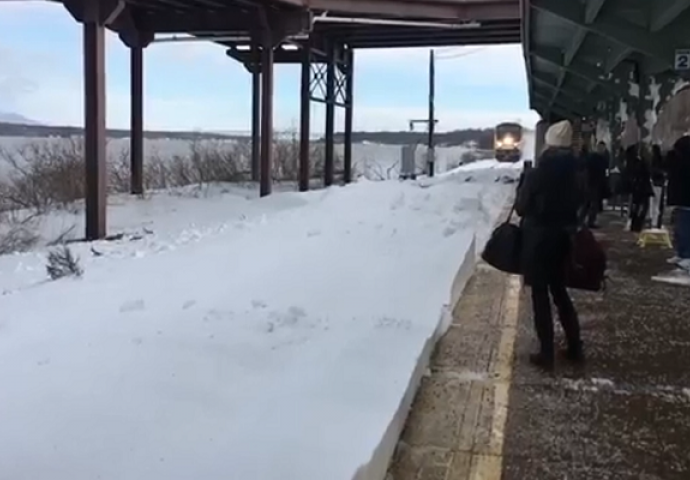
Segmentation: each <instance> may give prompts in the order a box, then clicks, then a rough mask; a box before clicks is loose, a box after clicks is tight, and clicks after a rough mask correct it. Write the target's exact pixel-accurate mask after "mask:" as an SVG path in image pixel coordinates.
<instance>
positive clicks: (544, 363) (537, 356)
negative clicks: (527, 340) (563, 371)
mask: <svg viewBox="0 0 690 480" xmlns="http://www.w3.org/2000/svg"><path fill="white" fill-rule="evenodd" d="M529 362H530V363H531V364H532V365H534V366H536V367H539V368H542V369H544V370H553V368H554V365H555V360H554V357H553V355H549V354H547V353H544V352H539V353H533V354H532V355H530V356H529Z"/></svg>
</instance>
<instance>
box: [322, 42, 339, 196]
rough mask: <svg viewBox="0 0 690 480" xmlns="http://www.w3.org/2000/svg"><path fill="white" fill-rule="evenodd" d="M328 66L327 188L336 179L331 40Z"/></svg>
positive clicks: (332, 52) (333, 54)
mask: <svg viewBox="0 0 690 480" xmlns="http://www.w3.org/2000/svg"><path fill="white" fill-rule="evenodd" d="M326 54H327V64H326V98H325V100H326V131H325V136H324V137H325V142H326V152H325V159H324V167H323V184H324V186H326V187H330V186H331V185H333V181H334V177H335V104H336V98H335V96H336V93H335V80H336V77H335V75H336V71H335V69H336V65H335V42H334V41H333V40H331V39H329V42H328V45H327V49H326Z"/></svg>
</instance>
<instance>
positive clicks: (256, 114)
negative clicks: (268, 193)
mask: <svg viewBox="0 0 690 480" xmlns="http://www.w3.org/2000/svg"><path fill="white" fill-rule="evenodd" d="M252 51H253V56H254V58H253V62H252V65H251V74H252V140H251V141H252V153H251V174H252V182H258V181H259V177H260V175H259V171H260V169H261V168H260V163H261V159H260V145H259V142H260V136H259V132H260V131H261V51H260V42H256V41H255V42H253V44H252Z"/></svg>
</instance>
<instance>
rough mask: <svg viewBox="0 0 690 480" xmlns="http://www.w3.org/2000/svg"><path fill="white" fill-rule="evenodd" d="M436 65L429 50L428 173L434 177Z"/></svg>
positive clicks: (432, 52) (432, 53)
mask: <svg viewBox="0 0 690 480" xmlns="http://www.w3.org/2000/svg"><path fill="white" fill-rule="evenodd" d="M435 97H436V67H435V65H434V51H433V50H431V51H430V52H429V130H428V132H429V138H428V139H427V166H428V174H429V176H430V177H433V176H434V174H435V172H434V170H435V161H436V151H435V148H436V146H435V145H434V130H435V129H436V112H435V107H436V106H435V102H436V100H435Z"/></svg>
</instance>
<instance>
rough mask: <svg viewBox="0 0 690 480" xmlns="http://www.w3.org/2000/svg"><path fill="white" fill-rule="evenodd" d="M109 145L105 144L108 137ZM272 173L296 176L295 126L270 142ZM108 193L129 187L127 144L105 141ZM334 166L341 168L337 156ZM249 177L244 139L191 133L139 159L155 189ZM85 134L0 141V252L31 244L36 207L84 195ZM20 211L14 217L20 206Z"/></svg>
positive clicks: (318, 169)
mask: <svg viewBox="0 0 690 480" xmlns="http://www.w3.org/2000/svg"><path fill="white" fill-rule="evenodd" d="M110 146H111V145H110ZM273 148H274V152H273V172H272V175H273V180H274V181H275V182H296V181H297V180H298V178H299V141H298V137H297V134H296V132H292V134H291V135H289V136H288V138H287V139H277V140H276V141H275V142H274V145H273ZM108 150H109V157H108V166H107V175H108V178H107V183H108V192H109V193H125V192H129V191H130V152H129V148H123V149H121V150H120V151H117V152H113V151H112V148H109V149H108ZM324 157H325V148H324V144H323V143H314V144H312V145H311V157H310V159H311V165H310V174H311V177H312V178H319V177H322V175H323V170H324V168H323V167H324ZM335 170H336V172H339V171H341V170H342V162H341V159H340V158H338V157H337V156H336V165H335ZM250 181H251V143H250V141H249V140H248V139H247V140H240V141H223V140H201V139H197V140H193V141H191V142H190V143H189V147H188V150H187V151H186V152H185V153H183V154H173V155H168V156H164V155H162V154H161V153H160V152H159V151H157V150H155V149H151V148H149V149H148V151H147V152H146V158H145V159H144V188H145V189H146V190H160V189H167V188H174V187H184V186H188V185H198V186H202V185H207V184H211V183H218V182H230V183H245V182H250ZM85 193H86V180H85V166H84V141H83V138H81V137H73V138H50V139H39V140H35V141H32V142H28V143H26V144H24V145H22V146H20V147H18V148H14V149H8V148H2V147H0V255H2V254H6V253H10V252H15V251H22V250H27V249H29V248H31V247H33V246H34V245H35V244H36V243H37V241H38V236H37V235H35V234H34V233H32V232H33V231H34V227H35V224H34V222H33V219H34V217H35V215H40V214H44V213H47V212H48V211H50V210H52V209H68V208H73V207H74V205H75V201H78V200H81V199H83V198H84V197H85ZM20 213H21V216H23V219H20V215H19V214H20Z"/></svg>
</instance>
